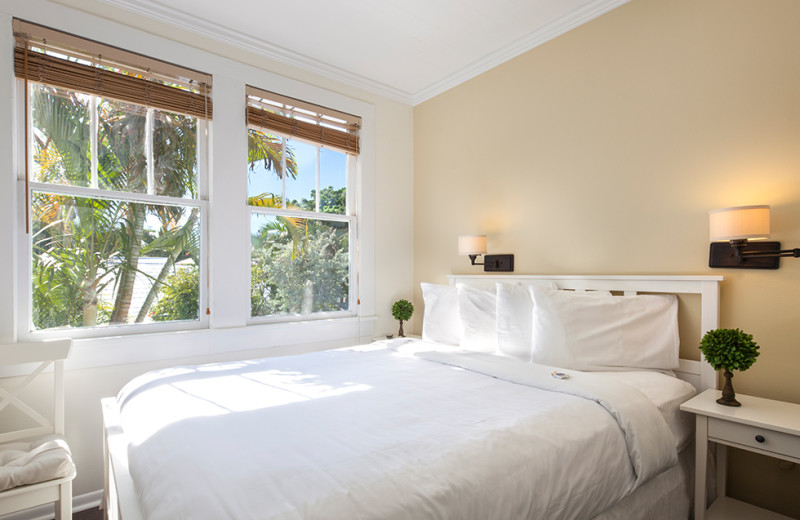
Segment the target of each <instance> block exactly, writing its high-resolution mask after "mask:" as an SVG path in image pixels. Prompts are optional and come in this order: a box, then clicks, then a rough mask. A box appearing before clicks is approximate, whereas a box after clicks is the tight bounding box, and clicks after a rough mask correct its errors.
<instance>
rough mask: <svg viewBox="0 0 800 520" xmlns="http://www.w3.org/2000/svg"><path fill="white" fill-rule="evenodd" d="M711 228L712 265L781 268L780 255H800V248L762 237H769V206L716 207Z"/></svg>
mask: <svg viewBox="0 0 800 520" xmlns="http://www.w3.org/2000/svg"><path fill="white" fill-rule="evenodd" d="M709 231H710V239H711V246H710V250H709V255H708V266H709V267H728V268H735V269H777V268H778V267H780V257H782V256H783V257H786V256H792V257H795V258H798V257H800V249H781V243H780V242H760V241H759V240H763V239H766V238H769V206H738V207H735V208H724V209H715V210H712V211H710V212H709ZM722 240H725V241H726V242H721V241H722ZM751 240H755V242H751Z"/></svg>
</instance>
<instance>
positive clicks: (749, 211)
mask: <svg viewBox="0 0 800 520" xmlns="http://www.w3.org/2000/svg"><path fill="white" fill-rule="evenodd" d="M709 232H710V235H711V241H712V242H718V241H725V240H744V239H747V240H753V239H756V240H757V239H762V238H769V206H738V207H734V208H724V209H715V210H712V211H709Z"/></svg>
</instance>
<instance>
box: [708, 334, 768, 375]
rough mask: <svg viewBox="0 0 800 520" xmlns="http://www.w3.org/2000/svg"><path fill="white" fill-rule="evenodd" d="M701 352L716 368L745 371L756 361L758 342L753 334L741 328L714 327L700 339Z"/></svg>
mask: <svg viewBox="0 0 800 520" xmlns="http://www.w3.org/2000/svg"><path fill="white" fill-rule="evenodd" d="M700 352H702V353H703V355H704V356H705V358H706V361H708V362H709V364H711V366H713V367H714V370H719V369H726V370H739V371H740V372H743V371H745V370H747V369H748V368H750V367H751V366H752V365H753V363H755V362H756V358H757V357H758V354H759V352H758V344H757V343H756V342H755V341H753V335H752V334H747V333H745V332H742V331H741V330H739V329H714V330H710V331H708V332H706V334H705V336H703V339H702V340H700Z"/></svg>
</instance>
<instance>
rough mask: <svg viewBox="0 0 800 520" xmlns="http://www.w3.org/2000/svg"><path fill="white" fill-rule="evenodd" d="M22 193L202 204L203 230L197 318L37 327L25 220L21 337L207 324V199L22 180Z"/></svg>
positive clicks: (21, 249) (189, 327) (146, 331)
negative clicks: (41, 192)
mask: <svg viewBox="0 0 800 520" xmlns="http://www.w3.org/2000/svg"><path fill="white" fill-rule="evenodd" d="M19 185H20V190H19V194H20V197H25V196H27V197H29V198H30V197H31V196H32V192H34V191H44V192H47V193H52V194H54V195H64V196H70V197H81V198H94V199H103V200H117V201H124V202H138V203H145V204H147V203H153V204H160V205H171V206H183V207H186V208H199V209H200V215H199V219H198V226H199V233H200V237H201V239H200V253H199V256H200V258H201V262H200V265H199V266H198V270H199V272H198V274H199V281H200V284H199V299H198V319H197V320H182V321H165V322H150V323H120V324H104V325H97V326H94V327H55V328H49V329H35V328H34V327H33V294H32V287H31V283H32V276H33V273H32V261H33V241H32V240H30V236H29V235H27V234H24V233H22V232H21V231H22V228H23V227H24V226H22V223H20V224H19V229H20V233H19V234H20V236H21V237H22V239H23V240H24V244H23V247H19V248H18V249H19V256H18V265H20V266H21V271H22V272H21V274H22V277H21V280H22V286H21V287H20V289H21V291H20V292H21V295H22V298H21V300H20V303H21V305H20V309H19V312H18V314H17V324H18V325H17V326H18V330H19V331H20V332H19V334H20V337H21V338H22V339H26V340H35V341H41V340H45V339H50V338H63V337H64V336H65V334H66V335H67V336H69V337H71V338H75V339H80V338H96V337H107V336H112V335H127V334H134V335H139V334H149V333H155V332H174V331H184V330H196V329H204V328H208V324H209V316H208V313H207V312H206V308H207V306H208V282H207V280H208V261H207V260H206V259H207V258H208V240H207V229H208V213H209V212H208V204H209V203H208V202H207V201H205V200H195V199H183V198H175V197H164V196H159V195H147V194H142V193H124V192H107V191H105V192H102V193H100V190H92V189H91V188H83V187H78V186H63V185H57V184H46V183H30V186H29V188H28V191H27V193H26V192H25V187H24V183H23V182H22V181H19Z"/></svg>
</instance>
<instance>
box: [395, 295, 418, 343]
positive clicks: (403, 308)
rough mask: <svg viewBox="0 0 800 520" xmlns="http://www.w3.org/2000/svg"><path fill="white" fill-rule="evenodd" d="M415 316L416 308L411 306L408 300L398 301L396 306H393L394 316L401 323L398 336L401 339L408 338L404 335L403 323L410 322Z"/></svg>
mask: <svg viewBox="0 0 800 520" xmlns="http://www.w3.org/2000/svg"><path fill="white" fill-rule="evenodd" d="M413 314H414V306H413V305H411V302H410V301H408V300H397V301H396V302H394V305H392V316H393V317H394V319H396V320H397V321H399V322H400V331H399V332H398V333H397V335H398V336H400V337H401V338H405V337H406V335H405V334H404V333H403V322H404V321H408V320H410V319H411V316H412V315H413Z"/></svg>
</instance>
